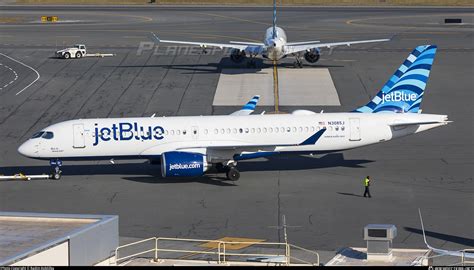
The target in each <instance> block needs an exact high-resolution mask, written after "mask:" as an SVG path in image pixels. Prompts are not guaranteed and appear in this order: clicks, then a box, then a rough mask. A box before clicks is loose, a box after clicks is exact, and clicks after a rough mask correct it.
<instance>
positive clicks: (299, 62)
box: [293, 54, 303, 68]
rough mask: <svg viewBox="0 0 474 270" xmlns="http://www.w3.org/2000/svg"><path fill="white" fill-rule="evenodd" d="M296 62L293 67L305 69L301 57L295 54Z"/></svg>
mask: <svg viewBox="0 0 474 270" xmlns="http://www.w3.org/2000/svg"><path fill="white" fill-rule="evenodd" d="M294 57H295V62H294V63H293V66H294V67H295V68H303V61H301V56H300V55H299V54H295V55H294Z"/></svg>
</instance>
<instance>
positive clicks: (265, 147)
mask: <svg viewBox="0 0 474 270" xmlns="http://www.w3.org/2000/svg"><path fill="white" fill-rule="evenodd" d="M324 132H326V129H321V130H319V131H318V132H316V133H314V134H313V135H311V136H310V137H308V138H307V139H306V140H304V141H302V142H299V143H278V144H275V143H268V144H255V143H254V142H249V141H237V140H232V141H230V140H228V141H227V140H226V141H215V140H213V141H193V142H173V143H167V144H160V145H157V146H154V147H151V148H149V149H147V150H145V151H143V152H142V153H140V155H141V156H156V155H161V154H162V153H165V152H169V151H182V152H200V151H204V150H206V149H207V150H214V151H228V150H231V152H232V153H234V152H242V151H273V150H274V149H275V148H276V147H284V146H304V145H312V144H316V142H317V141H318V140H319V139H320V138H321V136H322V135H323V134H324ZM232 156H233V154H232V155H231V156H230V157H229V158H231V157H232Z"/></svg>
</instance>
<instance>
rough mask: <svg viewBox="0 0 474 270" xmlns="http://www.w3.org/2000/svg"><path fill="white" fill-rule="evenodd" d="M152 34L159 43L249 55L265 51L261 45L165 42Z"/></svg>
mask: <svg viewBox="0 0 474 270" xmlns="http://www.w3.org/2000/svg"><path fill="white" fill-rule="evenodd" d="M152 34H153V38H154V39H155V40H156V41H157V42H158V43H172V44H186V45H194V46H199V47H201V48H208V47H217V48H220V49H223V48H229V49H238V50H241V51H245V52H247V53H260V52H261V51H262V50H263V47H262V46H260V45H251V44H230V43H212V42H195V41H180V40H164V39H160V38H158V36H156V35H155V33H152Z"/></svg>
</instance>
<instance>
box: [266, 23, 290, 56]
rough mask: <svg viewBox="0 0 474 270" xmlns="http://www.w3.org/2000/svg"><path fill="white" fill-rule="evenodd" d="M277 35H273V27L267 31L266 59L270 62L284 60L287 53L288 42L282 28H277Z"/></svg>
mask: <svg viewBox="0 0 474 270" xmlns="http://www.w3.org/2000/svg"><path fill="white" fill-rule="evenodd" d="M275 30H276V35H275V37H274V35H273V27H269V28H268V29H267V30H266V31H265V39H264V40H263V44H264V45H265V51H264V53H263V55H264V57H267V58H268V59H270V60H275V61H278V60H280V59H281V58H283V57H284V56H285V55H286V53H285V45H286V42H287V39H286V33H285V31H284V30H283V29H282V28H280V27H278V26H277V27H275Z"/></svg>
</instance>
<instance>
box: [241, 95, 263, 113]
mask: <svg viewBox="0 0 474 270" xmlns="http://www.w3.org/2000/svg"><path fill="white" fill-rule="evenodd" d="M259 99H260V95H255V96H253V97H252V99H251V100H249V102H247V104H245V105H244V106H243V107H242V110H252V111H254V110H255V107H257V103H258V101H259Z"/></svg>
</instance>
